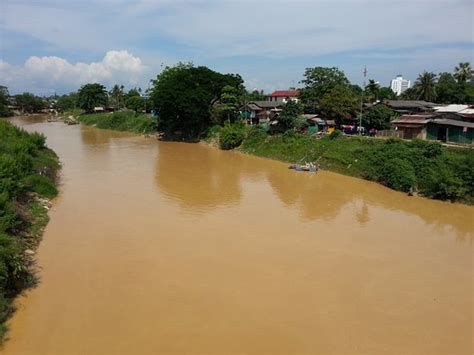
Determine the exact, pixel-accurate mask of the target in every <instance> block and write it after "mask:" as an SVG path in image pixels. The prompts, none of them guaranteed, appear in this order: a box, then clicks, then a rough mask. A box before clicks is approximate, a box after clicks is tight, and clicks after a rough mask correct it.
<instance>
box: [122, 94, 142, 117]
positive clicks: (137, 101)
mask: <svg viewBox="0 0 474 355" xmlns="http://www.w3.org/2000/svg"><path fill="white" fill-rule="evenodd" d="M125 107H126V108H128V109H129V110H133V111H135V112H136V113H138V112H142V111H143V110H144V109H145V98H143V97H141V96H131V97H129V98H128V99H126V101H125Z"/></svg>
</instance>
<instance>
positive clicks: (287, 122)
mask: <svg viewBox="0 0 474 355" xmlns="http://www.w3.org/2000/svg"><path fill="white" fill-rule="evenodd" d="M302 113H303V106H302V105H301V104H300V103H298V102H296V101H294V100H289V101H288V102H287V103H286V105H285V106H284V107H283V109H282V111H281V113H280V117H279V118H278V123H279V124H280V126H281V127H282V128H283V129H285V130H288V129H290V128H293V127H294V126H295V122H296V119H297V118H298V116H300V115H301V114H302Z"/></svg>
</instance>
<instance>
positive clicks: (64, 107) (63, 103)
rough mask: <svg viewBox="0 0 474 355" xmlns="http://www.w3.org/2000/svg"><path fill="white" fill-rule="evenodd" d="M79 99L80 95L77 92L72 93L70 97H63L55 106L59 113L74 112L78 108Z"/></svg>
mask: <svg viewBox="0 0 474 355" xmlns="http://www.w3.org/2000/svg"><path fill="white" fill-rule="evenodd" d="M77 99H78V95H77V93H75V92H74V93H70V94H68V95H63V96H61V97H59V98H58V99H57V101H56V104H55V105H54V106H55V108H56V110H58V111H59V112H65V111H68V110H72V109H74V108H76V106H77Z"/></svg>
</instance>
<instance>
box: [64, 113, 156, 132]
mask: <svg viewBox="0 0 474 355" xmlns="http://www.w3.org/2000/svg"><path fill="white" fill-rule="evenodd" d="M60 118H61V119H62V120H64V122H65V123H69V124H71V123H77V122H80V123H84V124H86V125H88V126H94V127H97V128H101V129H112V130H115V131H121V132H132V133H138V134H151V133H153V132H156V122H153V119H152V117H151V116H150V115H148V114H137V113H135V112H133V111H124V112H114V113H95V114H81V112H80V111H77V110H76V111H74V112H67V113H65V114H64V115H62V116H60Z"/></svg>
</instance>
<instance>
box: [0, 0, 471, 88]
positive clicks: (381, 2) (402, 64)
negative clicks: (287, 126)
mask: <svg viewBox="0 0 474 355" xmlns="http://www.w3.org/2000/svg"><path fill="white" fill-rule="evenodd" d="M473 4H474V2H473V1H471V0H467V1H466V0H391V1H387V0H271V1H270V0H253V1H252V0H238V1H235V0H233V1H232V0H0V85H5V86H8V88H9V90H10V93H12V94H16V93H21V92H25V91H28V92H33V93H35V94H37V95H51V94H54V93H57V94H63V93H68V92H71V91H75V90H77V89H78V88H79V87H80V86H81V85H83V84H86V83H90V82H100V83H102V84H104V85H105V86H107V87H108V88H110V87H111V86H112V85H113V84H115V83H118V84H121V85H124V86H125V87H126V88H131V87H135V86H137V87H142V88H147V87H148V85H149V81H150V79H153V78H155V77H156V75H157V74H158V73H159V72H160V71H161V70H162V68H163V67H164V66H167V65H174V64H176V63H177V62H180V61H181V62H193V63H194V64H195V65H205V66H208V67H209V68H211V69H213V70H217V71H219V72H222V73H238V74H240V75H241V76H242V77H243V79H244V80H245V85H246V87H247V88H248V89H249V90H253V89H258V90H264V91H265V92H271V91H273V90H277V89H288V88H289V87H294V86H296V87H298V86H300V85H301V84H300V81H301V80H302V79H303V73H304V70H305V68H307V67H315V66H331V67H332V66H336V67H339V68H340V69H342V70H344V72H345V73H346V75H347V76H348V78H349V79H350V80H351V81H352V82H353V83H356V84H359V85H361V84H362V82H363V80H364V78H363V74H362V73H363V71H364V67H365V66H367V70H368V77H367V79H374V80H376V81H379V82H380V84H381V85H383V86H388V85H389V83H390V80H391V79H392V78H394V77H395V76H396V75H398V74H402V75H403V76H404V77H405V78H407V79H411V80H415V79H416V77H417V76H418V74H420V73H421V72H422V71H423V70H427V71H432V72H435V73H439V72H444V71H449V72H452V71H453V69H454V67H455V66H456V64H457V63H459V62H461V61H468V62H471V63H473V64H474V5H473Z"/></svg>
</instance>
